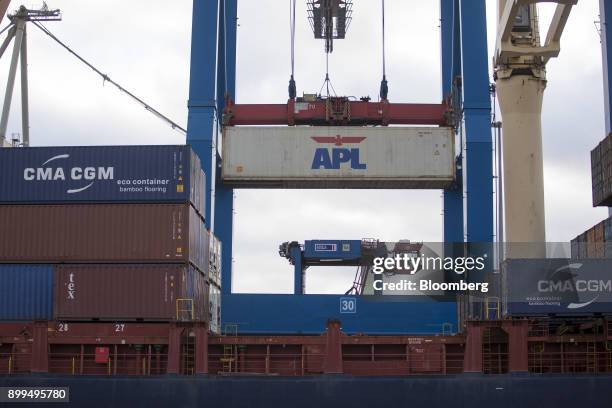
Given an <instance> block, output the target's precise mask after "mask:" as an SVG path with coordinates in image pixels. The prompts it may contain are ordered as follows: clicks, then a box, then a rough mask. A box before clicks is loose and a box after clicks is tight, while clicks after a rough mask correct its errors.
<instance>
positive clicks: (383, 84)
mask: <svg viewBox="0 0 612 408" xmlns="http://www.w3.org/2000/svg"><path fill="white" fill-rule="evenodd" d="M382 72H383V77H382V81H380V99H382V100H383V101H386V100H387V97H388V96H389V84H388V82H387V64H386V54H385V0H382Z"/></svg>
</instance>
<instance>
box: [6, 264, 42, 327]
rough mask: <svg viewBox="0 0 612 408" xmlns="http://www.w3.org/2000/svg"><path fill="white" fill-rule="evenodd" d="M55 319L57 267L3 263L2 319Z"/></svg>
mask: <svg viewBox="0 0 612 408" xmlns="http://www.w3.org/2000/svg"><path fill="white" fill-rule="evenodd" d="M52 319H53V267H52V266H51V265H0V321H7V320H14V321H26V320H52Z"/></svg>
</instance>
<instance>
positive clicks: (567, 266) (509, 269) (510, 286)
mask: <svg viewBox="0 0 612 408" xmlns="http://www.w3.org/2000/svg"><path fill="white" fill-rule="evenodd" d="M611 270H612V260H610V259H579V260H574V259H565V258H552V259H509V260H507V261H506V262H505V263H504V266H503V269H502V274H503V279H504V286H505V289H504V294H505V305H506V314H507V315H515V316H520V315H528V316H538V315H548V314H557V315H567V316H570V315H590V314H593V313H602V314H611V313H612V278H611V276H610V271H611Z"/></svg>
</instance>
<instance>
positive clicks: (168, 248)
mask: <svg viewBox="0 0 612 408" xmlns="http://www.w3.org/2000/svg"><path fill="white" fill-rule="evenodd" d="M0 226H1V229H2V233H1V234H0V263H148V262H176V263H187V262H191V263H193V264H194V265H195V266H196V267H197V268H198V269H200V270H201V271H203V272H205V273H207V271H208V265H207V262H206V260H207V256H206V255H205V251H206V250H207V249H208V247H207V246H204V245H205V242H204V241H205V233H204V232H205V227H204V223H203V221H202V218H201V217H200V216H199V215H198V214H197V213H196V211H195V210H194V209H193V207H192V206H190V205H189V204H71V205H5V206H0Z"/></svg>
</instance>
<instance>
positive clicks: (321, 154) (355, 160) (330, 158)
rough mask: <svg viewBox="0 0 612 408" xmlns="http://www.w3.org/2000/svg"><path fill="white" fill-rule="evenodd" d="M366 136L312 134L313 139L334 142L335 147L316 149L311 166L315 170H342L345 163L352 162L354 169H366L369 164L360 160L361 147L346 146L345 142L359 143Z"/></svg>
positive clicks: (324, 142)
mask: <svg viewBox="0 0 612 408" xmlns="http://www.w3.org/2000/svg"><path fill="white" fill-rule="evenodd" d="M365 139H366V138H365V137H357V136H340V135H337V136H312V140H314V141H315V142H317V143H321V144H332V145H334V146H335V147H333V148H327V147H320V148H317V149H316V150H315V154H314V159H313V160H312V166H311V168H312V169H313V170H319V169H327V170H340V168H341V166H342V164H343V163H350V168H351V169H353V170H365V169H367V168H368V166H367V165H366V164H365V163H361V162H360V161H359V148H358V147H352V148H345V147H342V146H343V145H344V144H359V143H361V142H363V141H364V140H365Z"/></svg>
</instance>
